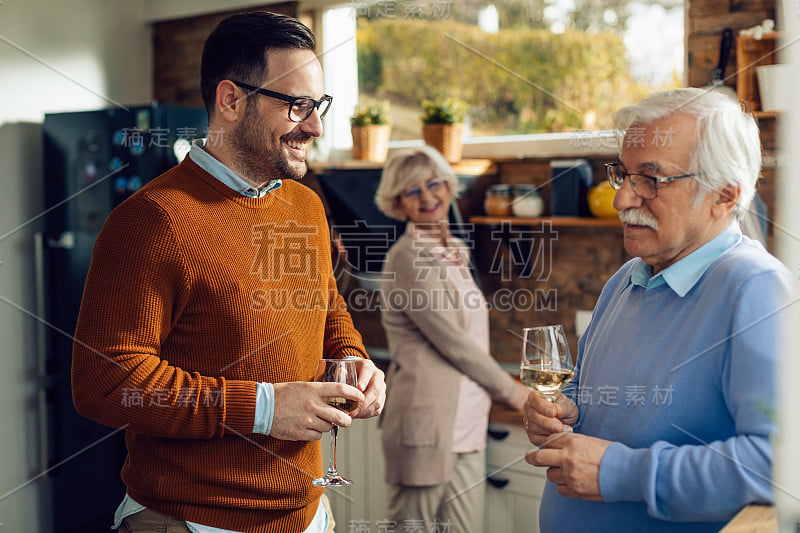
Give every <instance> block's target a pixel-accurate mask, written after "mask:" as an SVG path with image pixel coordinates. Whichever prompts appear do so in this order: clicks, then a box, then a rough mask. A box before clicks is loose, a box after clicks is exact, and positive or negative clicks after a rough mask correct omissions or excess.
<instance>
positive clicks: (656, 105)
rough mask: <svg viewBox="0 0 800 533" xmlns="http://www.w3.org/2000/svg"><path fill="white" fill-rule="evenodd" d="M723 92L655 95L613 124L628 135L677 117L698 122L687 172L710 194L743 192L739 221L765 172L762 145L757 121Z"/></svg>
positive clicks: (621, 113)
mask: <svg viewBox="0 0 800 533" xmlns="http://www.w3.org/2000/svg"><path fill="white" fill-rule="evenodd" d="M723 91H724V89H723V90H720V89H716V88H714V89H712V88H704V89H699V88H683V89H672V90H669V91H658V92H654V93H651V94H650V95H648V96H647V97H646V98H644V100H642V101H641V102H639V103H638V104H636V105H632V106H627V107H623V108H622V109H620V110H619V111H617V112H616V113H614V124H615V126H616V128H617V129H618V130H619V131H624V130H626V129H628V128H629V127H630V126H632V125H634V124H637V125H643V124H648V123H651V122H654V121H656V120H660V119H662V118H665V117H667V116H669V115H671V114H673V113H686V114H688V115H690V116H693V117H695V118H696V119H697V135H698V137H697V141H696V143H695V144H694V147H693V148H692V151H691V153H690V154H689V169H688V171H689V172H694V173H696V174H697V176H696V177H695V180H696V182H697V184H698V185H699V186H700V188H701V189H704V190H705V191H706V192H710V191H715V190H719V189H721V188H722V187H725V186H734V187H738V188H740V191H741V192H740V196H739V201H738V202H737V204H736V206H735V207H734V210H733V212H734V214H735V215H736V218H737V219H739V220H741V218H742V216H743V215H744V214H745V212H746V211H747V209H748V208H749V207H750V202H751V201H752V200H753V195H754V194H755V190H756V182H757V181H758V177H759V173H760V171H761V140H760V138H759V131H758V126H757V124H756V121H755V119H754V118H753V116H752V115H750V114H748V113H745V112H744V111H743V110H742V108H741V105H740V104H739V102H738V100H737V99H736V98H735V97H733V96H732V95H730V94H726V93H725V92H723ZM700 198H702V196H701V197H700ZM700 198H698V201H699V199H700Z"/></svg>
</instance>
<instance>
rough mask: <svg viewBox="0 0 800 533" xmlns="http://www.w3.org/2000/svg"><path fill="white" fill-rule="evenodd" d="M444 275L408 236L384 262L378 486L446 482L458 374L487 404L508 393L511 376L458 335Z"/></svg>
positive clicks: (458, 314)
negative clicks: (384, 364) (386, 361)
mask: <svg viewBox="0 0 800 533" xmlns="http://www.w3.org/2000/svg"><path fill="white" fill-rule="evenodd" d="M457 241H458V242H459V245H460V246H463V247H464V250H466V246H465V245H464V243H463V241H460V240H457ZM444 274H445V272H444V267H443V265H442V264H441V263H440V261H439V260H438V259H437V258H436V257H435V256H434V255H433V254H432V253H431V252H430V251H429V250H427V249H426V248H424V247H422V246H421V245H420V243H419V242H418V241H415V240H414V238H413V237H411V236H410V235H409V234H408V233H405V234H403V235H402V236H401V237H400V238H399V239H398V240H397V242H396V243H395V244H394V245H393V246H392V247H391V248H390V249H389V252H388V254H387V256H386V262H385V263H384V268H383V281H382V285H381V295H382V298H383V299H382V302H383V307H382V311H381V322H382V323H383V327H384V328H385V329H386V337H387V340H388V343H389V351H390V352H391V356H392V363H391V365H390V367H389V371H388V373H387V376H386V383H387V387H388V389H387V398H386V405H385V407H384V411H383V414H382V415H381V420H380V427H381V429H382V430H383V431H382V436H381V438H382V442H383V454H384V457H385V460H386V482H387V483H391V484H394V485H409V486H422V485H435V484H439V483H443V482H446V481H449V480H450V478H451V476H452V472H453V461H452V460H453V454H452V441H453V424H454V419H455V413H456V404H457V401H458V389H459V384H460V381H461V375H462V374H464V375H467V376H469V377H470V378H471V379H472V380H473V381H475V382H476V383H478V385H480V386H482V387H483V388H484V389H486V391H487V392H488V393H489V394H490V395H491V396H492V398H493V399H495V400H501V401H508V400H510V399H511V397H512V395H513V393H514V380H513V378H512V377H511V375H510V374H509V373H508V372H506V371H504V370H503V369H502V368H500V366H499V365H498V364H497V362H496V361H495V359H494V358H493V357H492V356H491V355H490V354H488V353H486V352H485V351H483V350H482V349H481V348H480V347H479V346H478V345H476V344H475V343H474V342H473V341H472V340H471V339H470V338H469V337H468V336H467V335H466V333H465V331H464V326H465V324H464V317H463V313H462V310H461V303H460V300H459V299H457V298H454V297H453V296H454V292H455V287H454V286H453V285H452V284H451V283H448V282H447V281H446V276H445V275H444ZM425 294H427V295H429V296H428V297H427V298H426V297H425V296H424V295H425ZM448 295H449V296H448Z"/></svg>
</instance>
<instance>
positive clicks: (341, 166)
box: [308, 159, 497, 176]
mask: <svg viewBox="0 0 800 533" xmlns="http://www.w3.org/2000/svg"><path fill="white" fill-rule="evenodd" d="M308 166H309V168H310V169H311V170H312V171H313V172H325V171H328V170H376V169H377V170H381V169H383V166H384V163H374V162H370V161H355V160H348V161H313V162H309V164H308ZM450 166H451V167H452V168H453V171H454V172H455V173H456V175H458V176H486V175H490V176H491V175H495V174H497V163H495V162H494V161H492V160H491V159H462V160H461V161H459V162H458V163H453V164H451V165H450Z"/></svg>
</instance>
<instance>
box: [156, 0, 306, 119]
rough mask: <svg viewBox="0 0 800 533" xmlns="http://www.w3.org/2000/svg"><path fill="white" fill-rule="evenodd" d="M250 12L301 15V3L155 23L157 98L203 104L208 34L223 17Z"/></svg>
mask: <svg viewBox="0 0 800 533" xmlns="http://www.w3.org/2000/svg"><path fill="white" fill-rule="evenodd" d="M246 11H272V12H273V13H282V14H284V15H291V16H297V2H284V3H281V4H273V5H265V6H263V7H251V8H247V9H236V10H231V11H224V12H220V13H213V14H210V15H202V16H197V17H189V18H182V19H176V20H170V21H166V22H157V23H155V24H154V25H153V98H155V99H156V100H158V101H160V102H164V103H167V104H179V105H187V106H195V107H203V98H202V97H201V96H200V56H201V53H202V51H203V43H205V41H206V38H207V37H208V35H209V34H210V33H211V32H212V31H213V30H214V28H216V26H217V24H219V23H220V21H221V20H222V19H225V18H227V17H229V16H231V15H234V14H236V13H243V12H246Z"/></svg>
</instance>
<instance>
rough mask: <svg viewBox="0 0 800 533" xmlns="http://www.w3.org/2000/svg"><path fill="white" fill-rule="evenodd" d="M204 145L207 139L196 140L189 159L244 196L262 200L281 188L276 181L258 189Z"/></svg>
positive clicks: (193, 142)
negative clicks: (207, 150)
mask: <svg viewBox="0 0 800 533" xmlns="http://www.w3.org/2000/svg"><path fill="white" fill-rule="evenodd" d="M204 145H205V139H195V140H193V141H192V149H191V150H189V157H191V158H192V161H194V162H195V163H197V165H198V166H199V167H200V168H202V169H203V170H205V171H206V172H208V173H209V174H211V175H212V176H214V177H215V178H217V179H218V180H219V181H220V182H222V183H223V184H224V185H226V186H228V187H230V188H231V189H233V190H234V191H236V192H238V193H240V194H242V195H243V196H247V197H249V198H261V197H262V196H266V194H267V193H268V192H270V191H274V190H275V189H277V188H278V187H280V186H281V184H282V182H281V180H279V179H274V180H270V182H269V183H267V184H266V185H265V186H264V187H262V188H260V189H256V188H255V187H253V186H252V185H250V184H249V183H247V182H246V181H245V180H243V179H242V178H241V177H240V176H239V175H238V174H236V173H235V172H234V171H233V170H231V169H229V168H228V167H226V166H225V165H223V164H222V163H220V162H219V160H218V159H216V158H215V157H214V156H213V155H211V154H209V153H208V152H206V151H205V149H204V148H203V146H204Z"/></svg>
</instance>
